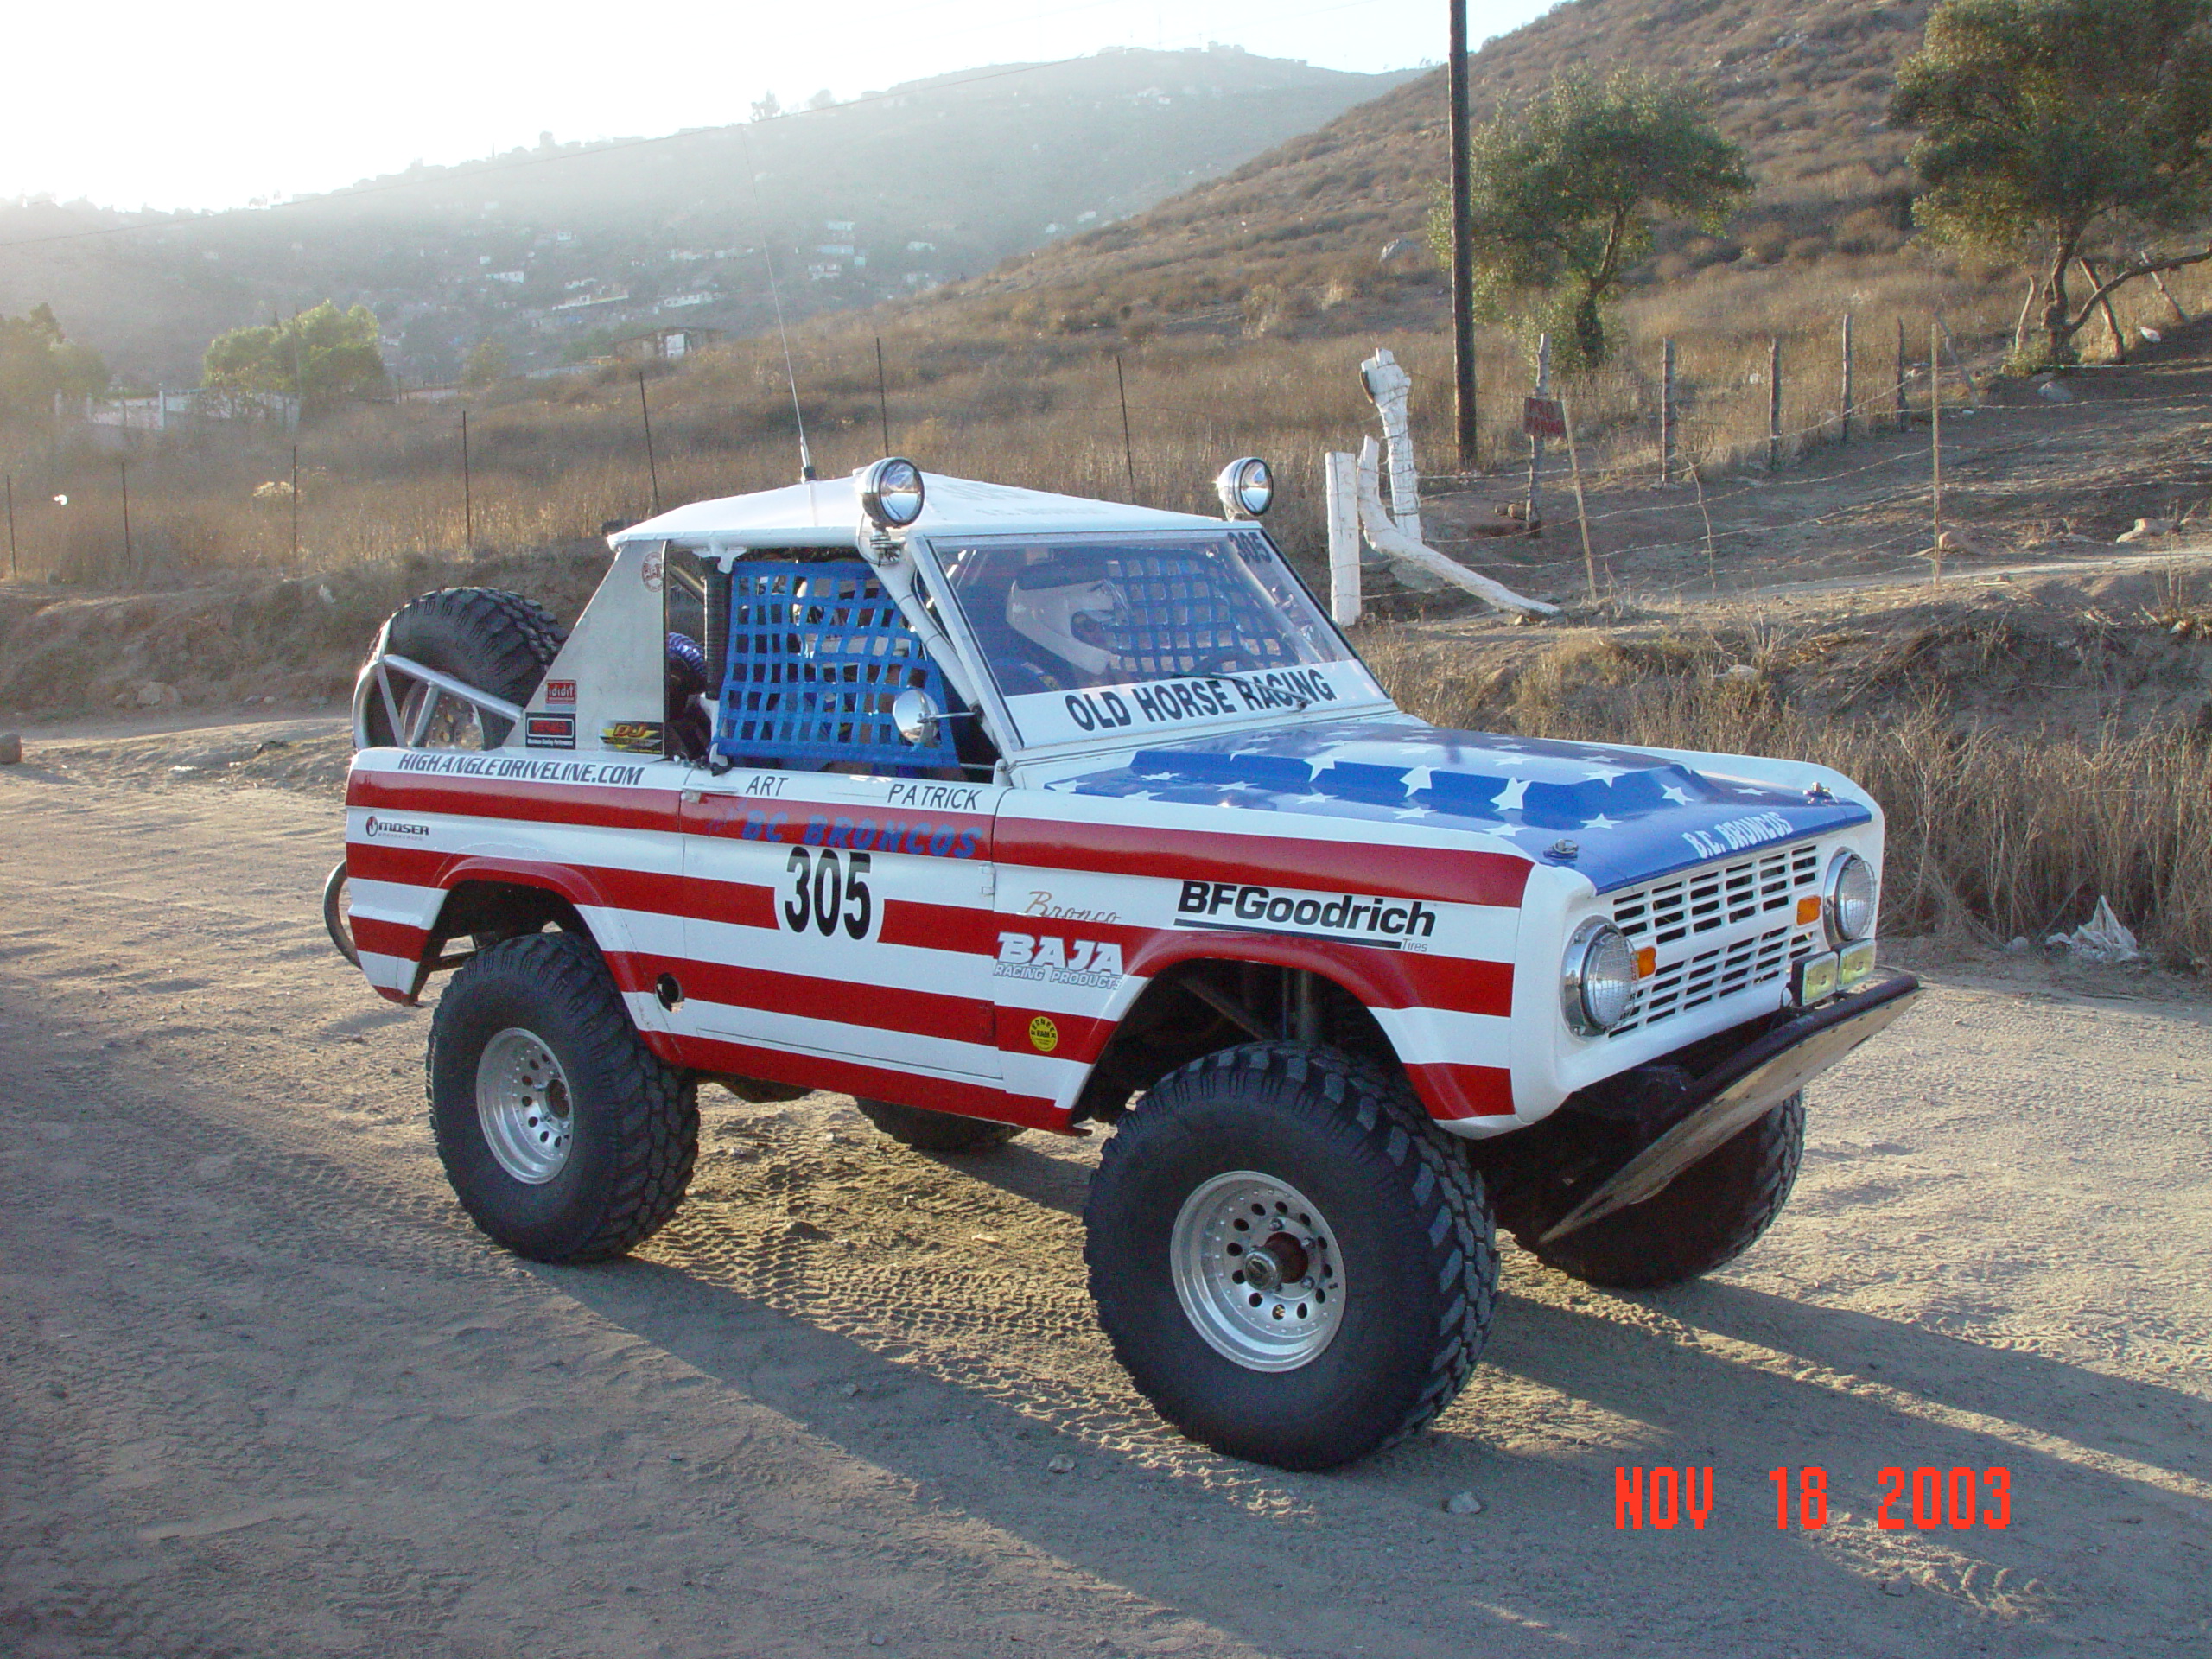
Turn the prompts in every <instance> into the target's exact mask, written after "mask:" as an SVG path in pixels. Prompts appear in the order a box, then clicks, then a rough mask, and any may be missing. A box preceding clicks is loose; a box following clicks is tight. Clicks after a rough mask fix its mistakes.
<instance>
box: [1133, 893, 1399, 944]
mask: <svg viewBox="0 0 2212 1659" xmlns="http://www.w3.org/2000/svg"><path fill="white" fill-rule="evenodd" d="M1175 912H1176V913H1175V925H1176V926H1178V927H1203V928H1209V929H1215V930H1218V931H1224V932H1230V933H1297V934H1300V935H1303V936H1306V937H1308V938H1325V939H1334V940H1337V941H1338V942H1340V943H1343V944H1377V945H1381V946H1382V947H1383V949H1384V950H1408V949H1411V950H1427V948H1428V947H1427V944H1426V943H1425V941H1427V940H1428V939H1431V938H1434V937H1435V934H1436V912H1434V911H1433V910H1432V909H1430V908H1429V907H1428V906H1427V905H1424V904H1423V903H1421V900H1420V899H1369V898H1362V897H1360V896H1358V895H1357V894H1354V893H1339V894H1338V895H1336V896H1335V897H1333V898H1324V897H1322V896H1320V895H1319V894H1317V893H1282V892H1279V891H1277V890H1276V889H1275V888H1274V887H1257V886H1253V885H1249V884H1246V885H1242V886H1240V885H1239V884H1237V883H1236V882H1234V881H1185V883H1183V892H1182V896H1181V897H1180V898H1179V899H1177V900H1176V903H1175Z"/></svg>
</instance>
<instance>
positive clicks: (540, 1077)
mask: <svg viewBox="0 0 2212 1659" xmlns="http://www.w3.org/2000/svg"><path fill="white" fill-rule="evenodd" d="M476 1121H477V1122H478V1123H479V1124H480V1125H481V1126H482V1127H483V1130H484V1143H485V1145H486V1146H488V1147H491V1149H492V1156H493V1158H495V1159H497V1160H499V1167H500V1168H501V1169H504V1170H505V1171H506V1172H507V1173H508V1174H510V1175H512V1176H513V1177H514V1178H515V1179H517V1180H518V1181H520V1182H521V1183H522V1184H523V1185H525V1186H543V1185H545V1183H546V1182H548V1181H550V1180H551V1179H553V1178H554V1177H555V1176H556V1175H558V1174H559V1173H561V1171H562V1169H563V1166H565V1165H566V1164H567V1163H568V1161H569V1146H570V1144H571V1142H572V1141H573V1140H574V1138H575V1110H574V1109H573V1108H572V1107H571V1105H570V1103H569V1074H568V1073H567V1072H565V1071H563V1070H562V1069H561V1062H560V1061H559V1060H557V1059H556V1058H554V1056H553V1051H552V1050H551V1049H550V1048H548V1047H546V1046H545V1045H544V1044H543V1042H542V1041H540V1040H539V1039H538V1038H537V1036H536V1035H535V1034H534V1033H531V1032H527V1031H524V1029H522V1027H519V1026H510V1027H507V1029H506V1030H505V1031H503V1032H501V1033H499V1035H498V1036H496V1037H494V1038H493V1039H492V1040H491V1041H490V1042H488V1043H486V1044H485V1045H484V1053H483V1056H482V1058H480V1059H479V1060H478V1061H477V1062H476Z"/></svg>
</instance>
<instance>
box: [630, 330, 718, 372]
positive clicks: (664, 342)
mask: <svg viewBox="0 0 2212 1659" xmlns="http://www.w3.org/2000/svg"><path fill="white" fill-rule="evenodd" d="M721 337H722V331H721V329H719V328H702V327H699V326H698V325H697V324H696V323H686V324H684V325H683V326H682V327H669V326H664V327H658V328H648V329H646V330H645V333H643V334H632V335H630V336H629V337H628V338H627V339H625V340H616V341H615V342H614V345H613V354H614V355H615V356H616V357H618V358H620V359H623V360H624V361H626V362H631V363H652V362H669V361H672V360H674V359H677V358H679V357H689V356H690V355H691V353H694V352H696V351H701V350H703V349H704V348H705V347H707V346H711V345H713V344H714V343H715V341H716V340H720V339H721Z"/></svg>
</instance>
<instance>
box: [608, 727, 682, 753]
mask: <svg viewBox="0 0 2212 1659" xmlns="http://www.w3.org/2000/svg"><path fill="white" fill-rule="evenodd" d="M599 741H601V743H603V744H605V745H606V746H607V747H608V748H610V749H616V750H620V752H621V753H624V754H658V753H660V752H661V751H662V750H663V749H664V748H665V747H667V744H666V742H665V741H664V739H663V737H662V736H661V727H660V721H657V720H610V721H607V724H606V725H604V726H602V727H601V728H599Z"/></svg>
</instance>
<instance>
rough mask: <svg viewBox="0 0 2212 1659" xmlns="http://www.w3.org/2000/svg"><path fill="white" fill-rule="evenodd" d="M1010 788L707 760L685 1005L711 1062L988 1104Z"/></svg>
mask: <svg viewBox="0 0 2212 1659" xmlns="http://www.w3.org/2000/svg"><path fill="white" fill-rule="evenodd" d="M1005 792H1006V791H1005V790H1004V788H1003V787H1001V786H999V785H990V784H961V783H939V782H933V781H925V780H918V779H898V778H885V777H870V776H855V775H852V774H849V773H844V772H815V771H797V770H791V771H785V770H765V769H764V770H749V769H744V768H738V769H733V770H731V771H729V772H724V773H722V774H721V776H719V777H715V776H712V775H710V774H709V773H708V772H704V771H699V772H694V773H693V774H692V777H691V780H690V785H689V787H687V788H686V789H685V791H684V792H683V809H682V811H683V818H682V823H683V888H684V906H683V908H684V923H683V938H684V956H685V957H686V961H685V963H684V969H683V975H682V976H681V989H682V992H683V1001H682V1002H681V1004H680V1005H679V1006H678V1007H677V1009H676V1010H675V1011H674V1014H673V1016H672V1017H673V1018H675V1019H676V1020H678V1021H679V1022H680V1023H681V1024H682V1025H683V1027H684V1028H685V1029H686V1030H687V1031H690V1032H693V1033H696V1034H697V1035H698V1036H699V1037H701V1038H702V1039H707V1046H708V1048H709V1051H710V1052H711V1053H712V1055H713V1056H714V1057H715V1058H710V1059H709V1060H708V1061H707V1062H706V1063H709V1064H711V1065H717V1066H719V1067H720V1068H721V1069H723V1070H727V1071H735V1072H740V1073H742V1074H744V1075H747V1076H752V1077H767V1078H771V1079H773V1080H775V1081H779V1082H785V1083H793V1084H806V1085H808V1086H810V1087H815V1088H827V1089H831V1090H838V1091H840V1092H844V1093H849V1094H858V1095H863V1096H870V1097H874V1098H880V1099H887V1100H896V1101H899V1102H900V1103H905V1104H911V1105H926V1106H934V1107H938V1108H939V1109H962V1108H963V1107H964V1108H965V1109H969V1110H973V1111H978V1112H984V1111H986V1110H987V1109H988V1107H989V1104H990V1103H991V1102H992V1101H993V1100H995V1096H996V1094H997V1090H996V1086H995V1085H996V1083H997V1080H998V1077H999V1075H1000V1067H999V1058H998V1048H997V1043H996V1038H995V1027H994V1015H993V1005H992V983H991V969H992V962H993V957H994V955H995V950H996V948H997V934H996V927H995V922H994V920H993V917H992V910H991V906H992V869H993V867H992V862H991V830H992V817H993V814H994V813H995V810H996V808H997V804H998V801H999V798H1000V797H1001V796H1002V795H1004V794H1005ZM975 1084H988V1085H991V1087H990V1088H989V1090H988V1093H987V1094H986V1093H985V1092H983V1091H980V1090H979V1091H978V1092H977V1093H976V1095H975V1096H974V1097H973V1098H969V1096H967V1094H966V1093H965V1091H964V1090H963V1089H962V1088H960V1087H959V1085H975ZM948 1087H949V1088H950V1093H949V1094H948Z"/></svg>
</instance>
